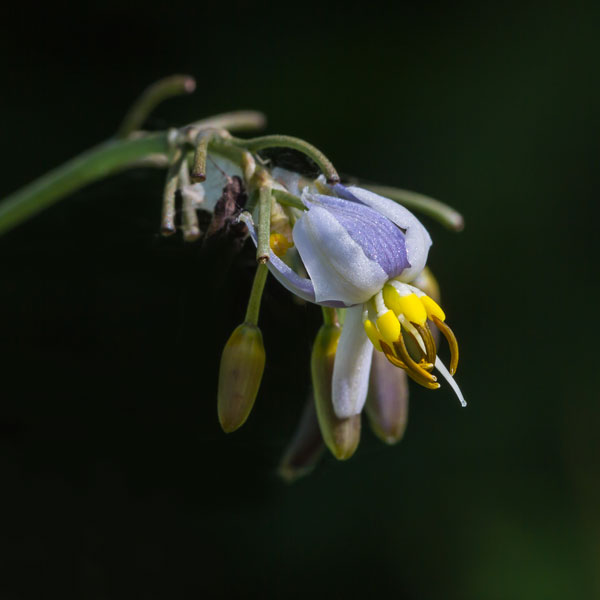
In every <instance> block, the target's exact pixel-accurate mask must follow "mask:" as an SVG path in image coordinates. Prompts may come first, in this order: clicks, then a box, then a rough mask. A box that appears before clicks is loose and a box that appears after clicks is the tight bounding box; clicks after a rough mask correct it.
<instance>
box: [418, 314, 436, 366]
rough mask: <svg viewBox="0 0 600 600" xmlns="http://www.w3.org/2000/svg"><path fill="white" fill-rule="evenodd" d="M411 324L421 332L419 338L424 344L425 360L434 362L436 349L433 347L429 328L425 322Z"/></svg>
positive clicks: (433, 343) (433, 341) (433, 342)
mask: <svg viewBox="0 0 600 600" xmlns="http://www.w3.org/2000/svg"><path fill="white" fill-rule="evenodd" d="M413 325H414V326H415V327H416V328H417V331H418V332H419V333H420V334H421V339H422V340H423V343H424V344H425V357H426V358H427V361H428V362H430V363H435V357H436V354H437V350H436V347H435V340H434V339H433V336H432V335H431V330H430V329H429V326H428V325H427V323H425V325H424V326H423V325H419V324H418V323H413Z"/></svg>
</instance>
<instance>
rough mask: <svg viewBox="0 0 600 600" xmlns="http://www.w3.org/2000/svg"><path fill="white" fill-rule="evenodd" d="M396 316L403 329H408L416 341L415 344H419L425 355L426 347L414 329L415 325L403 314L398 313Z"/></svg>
mask: <svg viewBox="0 0 600 600" xmlns="http://www.w3.org/2000/svg"><path fill="white" fill-rule="evenodd" d="M398 318H399V319H400V324H401V325H402V327H404V329H405V330H406V331H408V332H409V333H410V334H411V335H412V336H413V338H414V339H415V340H416V341H417V344H419V348H420V349H421V352H422V353H423V354H424V355H427V349H426V348H425V343H424V342H423V340H422V339H421V334H420V333H419V332H418V331H417V330H416V329H415V326H414V325H413V324H412V323H411V322H410V321H409V320H408V319H407V318H406V317H405V316H404V315H400V316H399V317H398Z"/></svg>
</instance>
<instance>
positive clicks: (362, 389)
mask: <svg viewBox="0 0 600 600" xmlns="http://www.w3.org/2000/svg"><path fill="white" fill-rule="evenodd" d="M362 313H363V306H353V307H352V308H349V309H348V310H347V311H346V318H345V320H344V327H343V329H342V335H341V336H340V341H339V344H338V348H337V352H336V355H335V363H334V365H333V380H332V384H331V385H332V399H333V410H334V411H335V414H336V415H337V416H338V417H339V418H340V419H345V418H347V417H351V416H352V415H357V414H359V413H360V411H361V410H362V409H363V406H364V404H365V400H366V399H367V391H368V388H369V372H370V370H371V359H372V358H373V345H372V344H371V342H370V341H369V339H368V338H367V334H366V333H365V330H364V327H363V323H362Z"/></svg>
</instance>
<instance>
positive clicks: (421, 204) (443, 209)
mask: <svg viewBox="0 0 600 600" xmlns="http://www.w3.org/2000/svg"><path fill="white" fill-rule="evenodd" d="M361 185H362V187H364V188H365V189H367V190H371V191H372V192H375V193H376V194H380V195H381V196H385V197H386V198H390V200H394V201H395V202H398V203H399V204H402V205H403V206H406V208H411V209H414V210H418V211H419V212H422V213H423V214H425V215H428V216H429V217H431V218H432V219H435V220H436V221H438V222H439V223H441V224H442V225H443V226H444V227H447V228H448V229H452V230H453V231H462V230H463V229H464V227H465V221H464V219H463V216H462V215H461V214H460V213H459V212H458V211H456V210H454V209H453V208H452V207H450V206H448V205H447V204H444V203H443V202H440V201H439V200H434V199H433V198H429V197H428V196H424V195H423V194H417V193H416V192H409V191H408V190H401V189H399V188H395V187H388V186H384V185H371V184H361Z"/></svg>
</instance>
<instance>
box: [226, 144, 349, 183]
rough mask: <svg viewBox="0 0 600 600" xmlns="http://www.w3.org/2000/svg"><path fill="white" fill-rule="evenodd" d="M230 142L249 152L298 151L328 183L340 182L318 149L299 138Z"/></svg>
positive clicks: (332, 167) (328, 161)
mask: <svg viewBox="0 0 600 600" xmlns="http://www.w3.org/2000/svg"><path fill="white" fill-rule="evenodd" d="M231 142H232V143H234V144H236V145H238V146H242V147H243V148H246V149H247V150H250V152H258V151H259V150H265V149H266V148H291V149H293V150H298V151H299V152H302V153H303V154H306V156H308V157H309V158H311V159H312V160H314V161H315V163H317V166H318V167H319V169H321V171H322V172H323V173H324V174H325V177H327V181H328V183H331V184H334V183H339V181H340V176H339V175H338V173H337V171H336V170H335V167H334V166H333V164H332V163H331V161H330V160H329V159H328V158H327V157H326V156H325V155H324V154H323V153H322V152H321V151H320V150H319V149H318V148H315V147H314V146H313V145H312V144H309V143H308V142H305V141H304V140H301V139H300V138H295V137H292V136H289V135H264V136H261V137H257V138H252V139H249V140H243V139H239V138H231Z"/></svg>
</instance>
